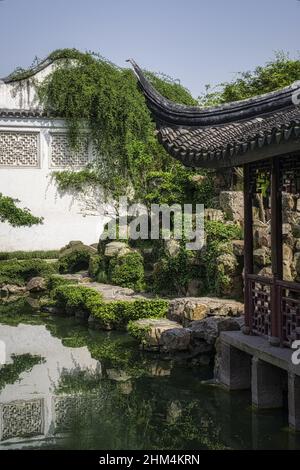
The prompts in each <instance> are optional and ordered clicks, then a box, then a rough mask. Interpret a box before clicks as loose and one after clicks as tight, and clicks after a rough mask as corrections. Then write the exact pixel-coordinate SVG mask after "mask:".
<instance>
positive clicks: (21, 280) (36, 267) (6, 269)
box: [0, 259, 58, 286]
mask: <svg viewBox="0 0 300 470" xmlns="http://www.w3.org/2000/svg"><path fill="white" fill-rule="evenodd" d="M57 271H58V263H47V262H46V261H44V260H41V259H29V260H21V261H18V260H16V259H13V260H7V261H2V262H1V263H0V285H4V284H16V285H20V286H22V285H24V284H25V283H26V282H27V281H28V280H29V279H31V278H32V277H36V276H42V277H46V276H49V275H51V274H54V273H57Z"/></svg>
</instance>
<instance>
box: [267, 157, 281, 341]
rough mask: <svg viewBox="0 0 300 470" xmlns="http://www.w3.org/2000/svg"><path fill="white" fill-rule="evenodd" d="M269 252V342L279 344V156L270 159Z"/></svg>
mask: <svg viewBox="0 0 300 470" xmlns="http://www.w3.org/2000/svg"><path fill="white" fill-rule="evenodd" d="M271 252H272V273H273V286H272V299H271V337H270V343H271V344H273V345H274V346H279V344H280V342H281V299H280V291H279V290H280V287H279V286H277V282H276V281H278V280H281V279H282V275H283V255H282V195H281V190H280V167H279V158H276V157H275V158H273V159H272V173H271Z"/></svg>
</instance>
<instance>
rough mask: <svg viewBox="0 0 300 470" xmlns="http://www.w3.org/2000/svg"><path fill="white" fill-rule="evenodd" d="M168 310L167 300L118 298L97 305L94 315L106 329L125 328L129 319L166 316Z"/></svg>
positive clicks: (92, 311) (93, 311)
mask: <svg viewBox="0 0 300 470" xmlns="http://www.w3.org/2000/svg"><path fill="white" fill-rule="evenodd" d="M167 311H168V302H167V301H166V300H161V299H155V300H143V299H138V300H133V301H130V302H128V300H116V301H112V302H107V303H102V304H101V305H99V306H97V305H95V308H93V309H92V310H91V313H92V315H93V317H94V318H95V319H96V320H97V321H98V323H99V324H100V325H101V326H102V327H103V328H104V329H124V328H126V325H127V324H128V322H129V321H132V320H139V319H141V318H161V317H165V316H166V314H167Z"/></svg>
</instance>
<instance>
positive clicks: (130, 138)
mask: <svg viewBox="0 0 300 470" xmlns="http://www.w3.org/2000/svg"><path fill="white" fill-rule="evenodd" d="M50 59H52V60H54V59H55V60H57V59H61V60H60V62H57V63H58V64H59V66H58V67H56V68H55V70H54V71H53V72H52V73H51V74H50V75H49V76H48V78H46V80H45V81H44V82H43V83H42V84H41V85H39V88H38V93H39V97H40V99H41V101H42V103H43V105H44V107H45V108H46V110H47V111H48V112H50V113H51V114H52V115H54V116H59V117H62V118H64V119H65V120H66V122H67V125H68V129H69V137H70V144H71V146H72V147H73V148H76V147H77V146H78V143H79V140H80V134H81V131H82V129H83V128H84V127H86V126H87V127H88V128H89V131H90V136H91V140H92V142H93V145H94V148H95V150H96V155H97V156H98V158H97V159H96V161H95V163H94V165H93V168H92V170H91V173H92V176H90V175H89V174H88V171H86V170H85V171H84V172H81V173H80V174H79V175H78V176H75V177H74V176H73V175H72V174H71V172H69V174H67V175H66V174H65V175H63V174H57V175H56V179H57V181H58V184H59V186H60V188H61V189H63V188H64V189H66V186H67V182H68V181H69V183H70V187H72V189H74V188H75V186H76V185H77V189H78V182H79V181H81V183H82V184H83V183H84V181H85V179H86V181H87V182H88V183H91V180H92V183H93V184H94V183H95V179H97V181H98V183H99V184H101V185H102V186H103V187H104V189H106V190H107V193H108V194H110V195H113V197H119V196H120V195H124V193H125V191H126V189H129V190H130V193H131V194H134V195H135V199H139V200H143V199H144V198H145V195H146V193H147V187H148V182H149V173H151V172H160V171H163V172H165V171H171V172H172V170H174V174H175V173H176V171H175V169H176V168H179V167H182V165H180V164H179V163H178V162H176V161H174V160H173V159H171V157H169V155H168V154H167V153H166V152H165V150H164V149H163V148H162V147H161V146H160V145H159V143H158V142H157V140H156V138H155V133H154V124H153V122H152V120H151V116H150V114H149V111H148V109H147V107H146V104H145V101H144V97H143V96H142V94H141V93H140V92H139V90H138V88H137V82H136V78H135V76H134V74H133V72H132V70H130V69H122V68H119V67H117V66H115V65H114V64H112V63H111V62H109V61H107V60H105V59H104V58H103V57H101V56H100V55H98V54H94V53H81V52H79V51H76V50H64V51H56V52H54V53H53V54H52V55H51V56H50ZM23 73H24V72H23ZM147 75H148V77H149V78H150V80H151V81H152V82H153V83H154V85H155V87H156V89H157V90H158V91H160V92H161V93H163V94H164V96H166V97H167V98H169V99H172V100H174V101H177V102H180V103H183V104H190V105H191V104H196V101H195V100H194V99H193V98H192V96H191V95H190V93H189V92H188V90H186V89H185V88H184V87H183V86H182V85H180V84H179V83H178V82H175V81H172V80H171V79H170V78H169V77H166V76H164V77H163V78H161V77H159V76H158V75H155V74H153V73H150V72H147ZM185 171H186V173H187V175H190V174H191V172H192V170H188V169H186V170H185ZM187 179H188V177H187ZM74 185H75V186H74Z"/></svg>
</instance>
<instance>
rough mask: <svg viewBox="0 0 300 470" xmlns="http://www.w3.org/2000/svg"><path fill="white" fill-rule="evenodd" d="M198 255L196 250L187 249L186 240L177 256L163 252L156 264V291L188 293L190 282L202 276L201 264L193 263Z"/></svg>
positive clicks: (154, 285)
mask: <svg viewBox="0 0 300 470" xmlns="http://www.w3.org/2000/svg"><path fill="white" fill-rule="evenodd" d="M196 255H197V253H196V252H195V251H190V250H186V248H185V243H184V241H183V242H182V243H181V246H180V251H179V253H178V254H177V255H176V256H169V255H167V254H162V255H161V256H160V257H159V259H158V261H157V263H156V264H155V266H154V272H153V289H154V291H155V292H157V293H163V294H169V293H171V294H179V295H186V292H187V286H188V282H189V281H190V280H191V279H199V278H200V277H201V270H200V269H199V266H197V265H194V264H193V260H194V259H195V257H196ZM199 294H200V292H199Z"/></svg>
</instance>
